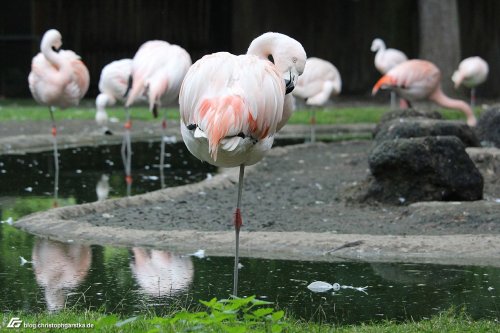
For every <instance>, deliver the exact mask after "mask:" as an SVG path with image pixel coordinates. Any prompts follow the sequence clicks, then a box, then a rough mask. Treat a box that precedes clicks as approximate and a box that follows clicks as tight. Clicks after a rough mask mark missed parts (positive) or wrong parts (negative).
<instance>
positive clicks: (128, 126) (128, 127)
mask: <svg viewBox="0 0 500 333" xmlns="http://www.w3.org/2000/svg"><path fill="white" fill-rule="evenodd" d="M123 127H125V129H128V130H129V129H131V128H132V122H131V121H130V120H127V121H126V122H125V125H123Z"/></svg>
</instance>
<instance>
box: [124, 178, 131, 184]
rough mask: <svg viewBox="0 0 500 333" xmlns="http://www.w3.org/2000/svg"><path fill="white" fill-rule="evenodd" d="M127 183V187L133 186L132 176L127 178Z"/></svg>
mask: <svg viewBox="0 0 500 333" xmlns="http://www.w3.org/2000/svg"><path fill="white" fill-rule="evenodd" d="M125 183H127V185H131V184H132V176H125Z"/></svg>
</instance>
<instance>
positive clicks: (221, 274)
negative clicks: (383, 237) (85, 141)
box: [0, 142, 500, 324]
mask: <svg viewBox="0 0 500 333" xmlns="http://www.w3.org/2000/svg"><path fill="white" fill-rule="evenodd" d="M286 143H288V142H282V143H281V144H286ZM291 143H294V142H291ZM132 149H133V152H134V154H133V158H132V176H133V183H132V185H131V186H129V187H127V183H126V181H125V173H124V166H123V163H122V161H121V156H120V145H116V146H98V147H82V148H74V149H65V150H61V151H60V167H61V169H60V174H59V189H58V191H55V190H54V185H55V181H56V179H55V178H54V177H55V175H54V172H53V156H52V152H43V153H36V154H26V155H5V156H0V182H1V184H2V186H1V188H0V209H1V211H0V212H1V219H2V221H8V220H9V218H13V219H14V220H17V219H18V218H20V217H22V216H24V215H26V214H29V213H31V212H35V211H40V210H44V209H48V208H50V207H53V206H63V205H69V204H80V203H85V202H92V201H97V200H100V199H102V198H99V196H100V195H101V196H102V195H103V193H105V194H106V196H107V197H110V198H113V197H122V196H126V195H135V194H140V193H145V192H149V191H153V190H158V189H161V188H162V187H170V186H178V185H184V184H188V183H192V182H198V181H201V180H203V179H205V178H207V177H211V175H212V174H214V173H215V172H216V169H215V168H213V167H211V166H210V165H208V164H206V163H201V162H200V161H198V160H196V159H195V158H194V157H192V155H191V154H189V152H187V151H186V149H185V148H184V145H183V144H182V143H181V144H168V145H167V146H166V155H165V158H166V160H165V163H166V164H165V168H164V183H163V184H162V178H161V173H160V168H159V155H160V145H159V143H157V142H150V143H136V144H134V145H133V148H132ZM103 175H105V176H104V177H103ZM103 183H104V185H106V186H104V187H103V186H102V185H103ZM108 185H109V187H108ZM97 188H99V191H98V190H97ZM103 188H104V190H106V189H109V191H103ZM98 192H99V194H98ZM106 192H107V193H106ZM21 257H22V258H25V260H27V261H28V262H24V264H23V265H21V259H20V258H21ZM241 263H242V264H243V267H242V269H241V272H240V287H239V294H240V296H245V295H246V296H248V295H256V296H257V297H258V298H261V299H265V300H268V301H271V302H274V303H275V304H276V305H277V306H278V307H279V308H281V309H285V310H287V311H288V312H290V313H292V314H293V315H294V316H296V317H299V318H304V319H305V320H315V321H327V322H332V323H344V324H349V323H352V324H354V323H360V322H366V321H378V320H383V319H393V320H408V319H413V320H419V319H423V318H428V317H430V316H432V315H434V314H437V313H439V312H440V311H442V310H446V309H448V308H450V307H451V306H456V307H459V308H460V307H463V306H465V307H466V309H467V312H468V313H469V314H470V315H471V316H472V317H473V318H492V319H496V320H498V319H499V317H500V305H499V302H498V295H499V294H498V290H499V289H500V269H499V268H494V267H476V266H446V265H428V264H427V265H426V264H395V263H365V262H335V263H332V262H305V261H287V260H265V259H256V258H242V259H241ZM232 266H233V258H227V257H216V256H211V255H210V253H207V254H206V256H205V257H202V258H199V257H196V256H191V255H189V254H187V253H170V252H168V251H164V250H161V249H146V248H138V247H135V248H117V247H108V246H104V247H103V246H88V245H83V244H76V243H73V242H70V243H60V242H55V241H52V240H47V239H43V238H37V237H35V236H32V235H30V234H27V233H25V232H22V231H20V230H17V229H15V228H13V227H12V226H10V225H9V224H8V223H2V224H0V295H1V296H0V309H1V310H2V311H21V310H22V311H28V312H40V311H47V310H50V311H57V310H59V309H61V308H63V307H69V308H74V309H93V310H105V311H108V312H113V313H120V314H123V315H125V316H129V315H134V314H136V313H144V312H146V311H154V312H155V313H157V314H158V315H161V314H163V313H166V312H168V310H169V309H170V308H172V307H175V308H176V307H178V306H185V307H187V306H190V305H196V304H198V300H200V299H201V300H209V299H211V298H213V297H217V298H225V297H228V296H229V294H230V293H231V291H232ZM314 281H325V282H329V283H332V284H333V283H335V282H337V283H339V284H341V285H346V286H354V287H365V286H367V287H368V288H367V289H366V291H367V293H368V294H365V293H363V292H360V291H357V290H353V289H341V290H340V291H338V292H335V294H332V293H331V292H328V293H313V292H312V291H310V290H309V289H307V286H308V285H309V284H310V283H311V282H314Z"/></svg>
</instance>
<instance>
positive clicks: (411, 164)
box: [356, 136, 483, 204]
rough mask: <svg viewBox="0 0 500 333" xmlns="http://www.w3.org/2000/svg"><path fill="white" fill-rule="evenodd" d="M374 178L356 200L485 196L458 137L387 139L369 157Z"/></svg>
mask: <svg viewBox="0 0 500 333" xmlns="http://www.w3.org/2000/svg"><path fill="white" fill-rule="evenodd" d="M369 166H370V171H371V174H372V176H371V177H369V179H368V180H367V181H365V182H364V183H363V184H361V185H360V188H361V190H358V193H357V194H356V197H357V198H358V200H361V201H367V200H368V201H370V200H375V201H379V202H385V203H392V204H408V203H412V202H417V201H435V200H437V201H470V200H480V199H482V196H483V177H482V176H481V173H480V172H479V171H478V169H477V168H476V166H475V165H474V163H473V162H472V160H471V159H470V158H469V156H468V155H467V153H466V152H465V146H464V145H463V143H462V142H461V141H460V140H459V139H458V138H457V137H455V136H440V137H434V136H431V137H422V138H411V139H399V140H388V141H384V142H381V143H380V144H379V145H378V146H376V147H375V148H374V149H373V151H372V152H371V154H370V156H369Z"/></svg>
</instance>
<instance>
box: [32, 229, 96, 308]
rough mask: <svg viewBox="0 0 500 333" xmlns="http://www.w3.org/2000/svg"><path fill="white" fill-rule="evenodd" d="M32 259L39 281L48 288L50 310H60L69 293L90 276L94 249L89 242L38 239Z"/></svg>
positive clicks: (46, 292)
mask: <svg viewBox="0 0 500 333" xmlns="http://www.w3.org/2000/svg"><path fill="white" fill-rule="evenodd" d="M32 260H33V267H34V271H35V277H36V281H37V283H38V285H39V286H40V287H42V288H43V289H44V291H45V301H46V302H47V309H48V310H49V311H59V310H61V309H63V308H64V305H65V304H66V298H67V296H68V294H69V292H70V291H71V290H72V289H75V288H77V287H78V286H79V285H80V284H81V283H82V282H83V280H84V279H85V277H86V276H87V274H88V272H89V269H90V265H91V262H92V251H91V249H90V247H89V246H87V245H80V244H67V243H61V242H56V241H52V240H48V239H38V240H37V241H36V243H35V246H34V247H33V253H32Z"/></svg>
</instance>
